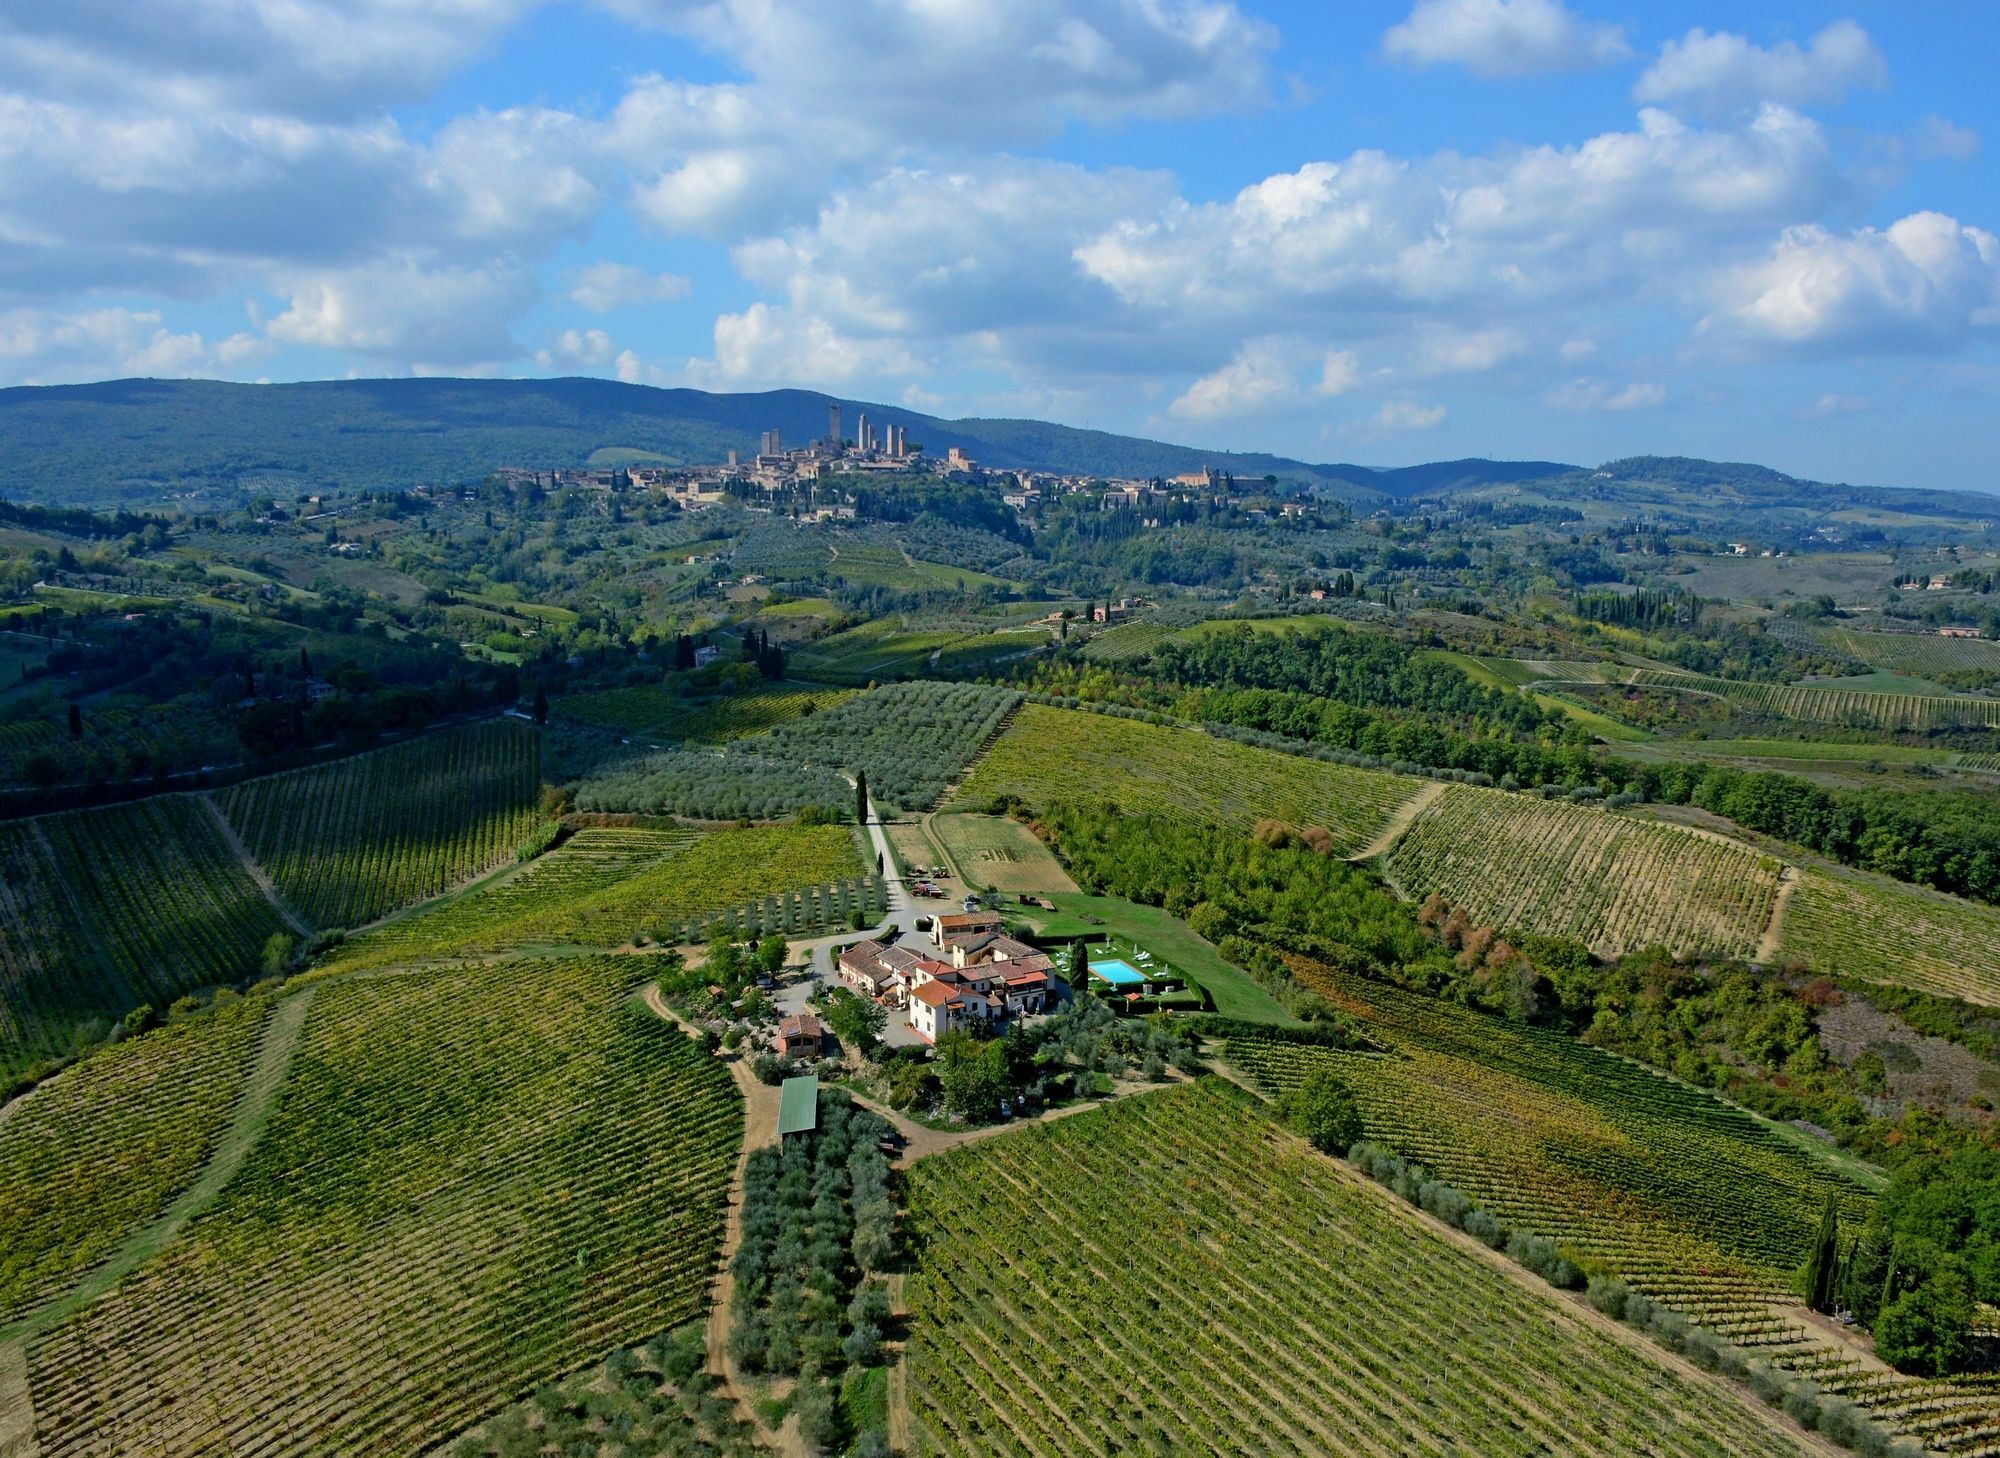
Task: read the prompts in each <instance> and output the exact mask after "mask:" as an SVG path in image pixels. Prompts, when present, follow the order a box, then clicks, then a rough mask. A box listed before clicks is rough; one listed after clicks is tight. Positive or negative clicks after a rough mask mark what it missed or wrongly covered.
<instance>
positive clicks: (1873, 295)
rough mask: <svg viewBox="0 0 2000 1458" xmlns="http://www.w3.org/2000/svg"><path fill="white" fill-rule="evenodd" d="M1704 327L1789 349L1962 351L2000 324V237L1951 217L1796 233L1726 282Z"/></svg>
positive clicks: (1917, 216)
mask: <svg viewBox="0 0 2000 1458" xmlns="http://www.w3.org/2000/svg"><path fill="white" fill-rule="evenodd" d="M1723 289H1724V291H1725V293H1726V294H1727V295H1729V296H1730V301H1729V304H1728V307H1726V308H1725V309H1723V310H1722V311H1720V312H1718V313H1716V314H1712V315H1710V316H1709V318H1708V319H1707V320H1705V321H1704V324H1705V326H1706V327H1708V328H1710V329H1712V330H1716V331H1720V332H1725V333H1727V332H1736V333H1740V334H1743V335H1747V336H1750V337H1753V338H1760V339H1765V340H1771V341H1776V342H1778V343H1782V344H1799V345H1833V346H1852V347H1866V348H1883V349H1911V348H1938V347H1952V346H1956V345H1958V344H1960V343H1962V342H1963V341H1964V340H1965V339H1967V338H1968V337H1969V336H1971V335H1972V334H1973V333H1974V332H1976V331H1981V330H1986V329H1991V328H1993V327H1994V326H1995V325H2000V238H1995V237H1994V235H1993V234H1991V233H1989V232H1987V231H1986V230H1985V229H1983V228H1975V227H1972V226H1970V225H1968V224H1965V223H1961V222H1959V221H1958V220H1957V219H1956V218H1952V217H1948V216H1946V215H1945V214H1943V213H1934V212H1923V213H1912V214H1911V215H1910V216H1908V217H1906V218H1902V219H1900V220H1898V221H1897V222H1894V223H1892V224H1890V225H1889V226H1888V227H1887V228H1882V229H1876V228H1859V229H1856V230H1854V231H1852V232H1848V233H1835V232H1831V231H1829V230H1828V229H1826V228H1824V227H1821V226H1819V225H1818V224H1809V225H1806V226H1803V227H1798V228H1789V229H1786V230H1785V232H1784V234H1783V235H1782V236H1781V237H1780V238H1779V239H1778V242H1777V244H1776V245H1775V246H1774V247H1773V248H1772V249H1771V251H1770V253H1769V254H1768V256H1766V257H1765V258H1764V259H1762V260H1761V261H1759V262H1757V263H1754V264H1751V265H1749V266H1747V267H1744V268H1741V269H1737V270H1734V271H1733V272H1732V273H1730V274H1729V275H1728V276H1727V277H1726V279H1725V282H1724V284H1723Z"/></svg>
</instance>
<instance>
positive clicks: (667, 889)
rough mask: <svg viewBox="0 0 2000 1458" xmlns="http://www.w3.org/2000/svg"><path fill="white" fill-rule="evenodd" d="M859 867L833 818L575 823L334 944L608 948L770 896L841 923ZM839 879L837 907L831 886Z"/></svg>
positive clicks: (363, 958) (809, 915) (397, 956)
mask: <svg viewBox="0 0 2000 1458" xmlns="http://www.w3.org/2000/svg"><path fill="white" fill-rule="evenodd" d="M864 871H865V867H864V866H863V865H862V863H861V861H860V859H859V857H858V856H857V855H856V854H855V851H854V841H853V832H851V831H850V830H848V829H846V828H845V827H842V826H817V827H807V828H799V827H796V826H776V827H762V828H754V829H750V830H729V831H720V832H717V833H715V834H712V835H706V836H704V835H698V834H696V833H695V832H694V831H688V830H645V829H634V828H621V827H586V828H584V829H582V830H579V831H578V832H577V833H576V834H575V835H574V836H572V837H571V838H570V839H569V840H568V841H566V842H564V843H563V844H562V845H561V846H559V847H557V848H556V849H555V850H553V851H551V852H550V853H549V854H547V855H545V856H542V857H540V858H538V859H537V860H534V861H531V862H529V863H528V865H526V866H525V867H523V868H522V869H521V870H520V871H518V872H517V873H515V874H513V875H511V876H507V877H505V878H503V879H501V880H498V881H495V882H493V883H491V884H489V885H484V886H480V887H478V888H477V889H476V890H474V891H471V892H469V893H467V894H466V895H463V896H459V897H454V898H453V899H451V900H449V901H444V902H440V903H437V904H436V905H432V906H423V907H418V908H417V909H416V910H414V911H412V912H411V913H410V914H409V915H407V916H402V917H397V918H395V919H394V920H391V921H387V922H384V923H383V924H382V925H381V926H379V927H374V928H371V929H370V930H369V931H367V932H364V933H362V934H361V935H360V936H357V937H354V938H352V939H350V940H349V941H348V942H346V943H345V944H343V945H342V946H341V947H340V949H339V950H338V952H336V953H335V955H334V960H333V961H332V963H331V964H330V965H332V966H333V967H334V968H337V969H339V970H347V969H350V968H356V967H379V966H388V965H395V964H400V963H413V962H427V961H437V960H441V959H446V958H454V957H467V956H476V955H480V954H483V953H492V952H506V951H516V950H519V949H521V948H524V947H528V948H532V947H537V946H558V945H560V946H590V947H618V946H622V945H624V944H625V943H626V942H628V941H630V940H631V939H632V938H633V937H634V936H635V935H637V934H638V933H640V932H642V931H646V930H648V929H649V928H650V929H653V930H657V931H660V932H663V933H665V934H667V935H669V936H673V937H674V938H675V939H678V932H679V931H680V929H681V928H683V927H685V926H686V924H687V923H688V922H690V921H692V920H695V919H697V918H699V917H701V916H704V915H706V914H708V913H713V912H726V911H730V910H733V909H735V908H738V907H745V908H747V907H749V906H751V905H755V906H757V907H758V908H759V909H760V910H761V908H762V906H763V903H764V901H765V899H766V898H776V899H777V901H778V904H779V908H780V913H779V915H778V916H777V917H775V918H774V919H773V929H776V928H777V926H778V924H779V922H780V921H782V910H783V908H784V907H786V906H789V905H794V904H796V906H797V908H798V909H797V911H796V913H795V916H796V920H797V926H796V927H794V928H791V929H795V930H804V929H806V928H808V927H812V926H820V925H827V924H830V923H835V922H837V923H838V924H841V925H845V924H846V922H847V920H848V919H849V917H850V916H851V915H852V911H853V908H854V907H855V906H857V905H859V904H861V902H862V901H865V900H866V893H865V892H864V890H863V889H862V886H861V878H862V876H863V874H864ZM843 887H844V888H845V889H846V901H845V909H843V903H842V896H841V893H842V888H843Z"/></svg>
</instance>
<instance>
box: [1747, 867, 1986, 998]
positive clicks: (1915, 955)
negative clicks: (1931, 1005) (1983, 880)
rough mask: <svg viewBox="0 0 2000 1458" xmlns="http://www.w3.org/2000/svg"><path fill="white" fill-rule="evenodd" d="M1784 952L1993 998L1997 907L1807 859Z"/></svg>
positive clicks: (1908, 983)
mask: <svg viewBox="0 0 2000 1458" xmlns="http://www.w3.org/2000/svg"><path fill="white" fill-rule="evenodd" d="M1779 950H1780V953H1781V955H1782V956H1783V957H1785V958H1787V959H1792V960H1797V961H1800V962H1803V963H1805V964H1806V965H1808V966H1810V967H1812V968H1813V969H1814V970H1816V971H1819V972H1823V973H1825V974H1827V975H1828V976H1831V977H1854V978H1859V979H1860V980H1861V981H1863V982H1883V983H1888V984H1890V985H1892V986H1897V987H1914V988H1917V989H1918V990H1920V991H1923V992H1935V993H1940V994H1942V995H1943V996H1946V997H1957V998H1962V999H1964V1000H1965V1001H1967V1002H1976V1003H1983V1004H1985V1005H1986V1006H1988V1007H1996V1006H2000V908H1995V907H1991V906H1984V905H1981V904H1980V903H1978V902H1976V901H1966V900H1963V899H1961V898H1959V897H1956V896H1946V895H1944V894H1943V893H1942V892H1937V891H1928V890H1925V889H1923V888H1922V887H1918V886H1909V885H1905V884H1903V883H1902V882H1899V881H1890V880H1886V879H1884V878H1882V877H1879V876H1867V875H1862V874H1861V873H1859V872H1854V871H1846V870H1837V869H1834V868H1832V867H1825V868H1820V867H1814V868H1812V869H1809V870H1806V871H1804V872H1803V873H1801V875H1800V878H1799V884H1798V887H1797V889H1796V890H1794V891H1793V893H1792V895H1791V898H1790V900H1789V901H1788V902H1787V903H1786V906H1785V917H1784V923H1783V925H1782V928H1781V930H1780V935H1779Z"/></svg>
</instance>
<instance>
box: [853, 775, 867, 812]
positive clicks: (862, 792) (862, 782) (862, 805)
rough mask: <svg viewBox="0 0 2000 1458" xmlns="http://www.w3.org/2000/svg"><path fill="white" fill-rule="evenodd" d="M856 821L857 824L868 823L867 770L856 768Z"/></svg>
mask: <svg viewBox="0 0 2000 1458" xmlns="http://www.w3.org/2000/svg"><path fill="white" fill-rule="evenodd" d="M854 823H855V824H856V825H866V824H867V823H868V771H867V770H856V771H855V773H854Z"/></svg>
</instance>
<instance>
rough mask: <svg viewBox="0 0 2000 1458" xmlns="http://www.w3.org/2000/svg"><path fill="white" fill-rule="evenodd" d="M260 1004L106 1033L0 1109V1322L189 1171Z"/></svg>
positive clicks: (221, 1118) (223, 1114)
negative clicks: (113, 1036) (102, 1043)
mask: <svg viewBox="0 0 2000 1458" xmlns="http://www.w3.org/2000/svg"><path fill="white" fill-rule="evenodd" d="M269 1009H270V1004H269V1002H268V1001H267V1000H265V999H262V998H250V999H240V1000H237V1001H235V1002H230V1003H226V1004H222V1005H219V1006H217V1007H216V1008H215V1009H214V1010H213V1011H211V1012H207V1013H204V1014H201V1015H199V1016H197V1017H194V1018H191V1019H189V1020H187V1021H185V1022H178V1023H174V1024H171V1025H170V1026H167V1027H164V1028H160V1029H157V1030H155V1031H154V1032H151V1033H148V1034H146V1035H145V1036H144V1037H140V1038H130V1039H127V1040H125V1041H123V1042H119V1043H114V1044H112V1045H111V1046H110V1047H108V1048H105V1049H102V1050H100V1051H99V1052H97V1053H94V1054H93V1055H91V1057H89V1058H88V1059H86V1060H85V1061H84V1062H82V1063H80V1064H78V1065H77V1066H76V1067H74V1068H71V1069H68V1070H66V1071H65V1072H63V1073H62V1074H61V1076H59V1077H57V1078H54V1079H51V1080H49V1081H48V1082H47V1083H44V1084H42V1085H41V1086H40V1087H38V1088H36V1089H35V1090H34V1091H33V1092H32V1093H30V1094H29V1095H27V1096H26V1097H25V1098H23V1099H22V1100H21V1102H20V1104H19V1105H18V1106H17V1107H15V1108H14V1110H13V1111H12V1112H11V1113H9V1114H8V1115H7V1117H6V1118H5V1119H4V1120H0V1210H4V1211H6V1219H5V1220H4V1221H0V1326H5V1325H7V1324H8V1322H9V1321H11V1320H12V1319H13V1318H15V1317H17V1316H19V1315H21V1314H22V1313H23V1312H24V1311H26V1310H27V1309H28V1308H30V1307H33V1306H36V1305H39V1304H40V1303H41V1302H43V1301H45V1300H47V1299H49V1298H50V1297H53V1296H55V1295H56V1294H58V1293H59V1292H60V1291H61V1290H62V1288H63V1287H64V1286H65V1285H67V1284H68V1283H69V1282H70V1281H71V1280H73V1279H74V1278H75V1277H76V1276H77V1275H79V1274H80V1273H82V1272H83V1271H86V1270H88V1269H89V1268H90V1267H92V1266H94V1265H96V1264H97V1263H98V1262H99V1261H101V1260H102V1259H104V1257H105V1256H107V1255H108V1254H110V1252H112V1251H113V1250H115V1249H117V1247H118V1245H119V1243H120V1242H121V1241H123V1240H124V1239H125V1237H126V1236H128V1235H130V1234H131V1233H132V1231H133V1230H134V1228H136V1227H137V1226H138V1225H140V1224H141V1223H143V1222H144V1221H146V1220H149V1219H151V1218H152V1217H154V1216H155V1215H157V1214H159V1213H160V1211H161V1210H162V1209H163V1208H164V1207H165V1205H166V1203H167V1201H168V1200H169V1199H171V1198H172V1197H173V1195H174V1194H175V1192H177V1191H178V1190H179V1189H180V1188H181V1187H182V1186H184V1185H185V1184H187V1182H188V1181H189V1180H191V1179H192V1178H193V1177H194V1174H195V1171H196V1170H197V1169H199V1168H200V1166H201V1162H202V1160H203V1158H204V1157H205V1156H206V1154H207V1152H208V1150H209V1148H210V1146H211V1145H212V1144H213V1143H214V1141H215V1138H216V1136H217V1135H218V1134H219V1133H220V1132H221V1130H222V1127H223V1125H224V1124H225V1123H226V1122H227V1121H228V1118H229V1114H230V1110H231V1108H232V1107H233V1105H234V1103H235V1099H236V1095H237V1091H238V1089H239V1088H240V1087H241V1085H242V1082H243V1079H244V1077H245V1076H246V1075H247V1074H248V1072H249V1069H250V1063H251V1060H252V1058H253V1057H254V1056H255V1053H256V1048H257V1034H258V1030H259V1029H260V1028H261V1027H262V1026H263V1022H264V1015H265V1013H266V1012H268V1011H269Z"/></svg>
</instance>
